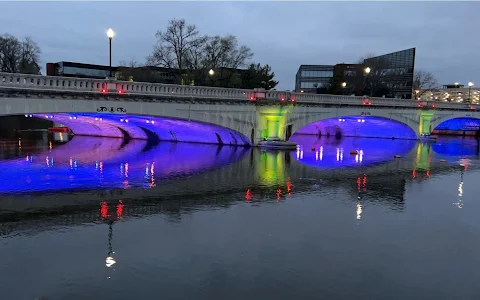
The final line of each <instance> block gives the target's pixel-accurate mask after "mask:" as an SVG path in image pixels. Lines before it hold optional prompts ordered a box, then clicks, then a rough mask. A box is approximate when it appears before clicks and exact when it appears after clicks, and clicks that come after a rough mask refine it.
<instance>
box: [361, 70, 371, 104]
mask: <svg viewBox="0 0 480 300" xmlns="http://www.w3.org/2000/svg"><path fill="white" fill-rule="evenodd" d="M363 71H364V72H365V87H366V86H367V82H368V74H370V71H372V69H370V67H366V68H365V69H364V70H363ZM371 92H372V91H371V89H370V93H369V94H371ZM369 96H370V97H371V95H369Z"/></svg>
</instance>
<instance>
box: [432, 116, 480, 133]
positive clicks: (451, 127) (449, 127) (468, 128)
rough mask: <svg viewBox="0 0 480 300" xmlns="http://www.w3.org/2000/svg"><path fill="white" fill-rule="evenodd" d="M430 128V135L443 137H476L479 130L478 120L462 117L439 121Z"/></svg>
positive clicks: (479, 122) (479, 123)
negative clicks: (443, 135)
mask: <svg viewBox="0 0 480 300" xmlns="http://www.w3.org/2000/svg"><path fill="white" fill-rule="evenodd" d="M434 126H435V127H433V126H432V133H434V134H445V135H473V136H474V135H476V134H477V131H478V130H480V118H475V117H471V116H463V117H457V118H450V119H446V120H444V121H439V122H436V123H435V124H434Z"/></svg>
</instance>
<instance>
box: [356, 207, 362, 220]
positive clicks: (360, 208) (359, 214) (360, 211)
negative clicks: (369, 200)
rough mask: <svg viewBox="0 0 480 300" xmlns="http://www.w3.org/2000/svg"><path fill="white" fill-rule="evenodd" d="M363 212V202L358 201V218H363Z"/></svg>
mask: <svg viewBox="0 0 480 300" xmlns="http://www.w3.org/2000/svg"><path fill="white" fill-rule="evenodd" d="M362 212H363V209H362V204H361V203H357V220H360V219H361V218H362Z"/></svg>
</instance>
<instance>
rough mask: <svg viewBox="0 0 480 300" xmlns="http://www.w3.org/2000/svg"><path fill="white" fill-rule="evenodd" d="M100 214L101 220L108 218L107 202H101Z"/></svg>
mask: <svg viewBox="0 0 480 300" xmlns="http://www.w3.org/2000/svg"><path fill="white" fill-rule="evenodd" d="M100 214H101V215H102V218H104V219H106V218H107V217H108V206H107V202H102V203H101V207H100Z"/></svg>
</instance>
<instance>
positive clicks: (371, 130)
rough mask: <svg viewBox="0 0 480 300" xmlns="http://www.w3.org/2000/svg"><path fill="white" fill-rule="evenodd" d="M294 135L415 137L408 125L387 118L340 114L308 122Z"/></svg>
mask: <svg viewBox="0 0 480 300" xmlns="http://www.w3.org/2000/svg"><path fill="white" fill-rule="evenodd" d="M295 135H317V136H337V137H370V138H389V139H391V138H392V137H395V138H398V139H417V135H416V133H415V131H414V130H413V129H412V128H410V126H408V125H406V124H404V123H402V122H399V121H396V120H392V119H388V118H384V117H376V116H342V117H336V118H330V119H324V120H320V121H317V122H313V123H310V124H308V125H306V126H305V127H303V128H300V129H299V130H297V131H296V132H295V133H294V135H293V136H292V140H294V139H295V138H294V136H295Z"/></svg>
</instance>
